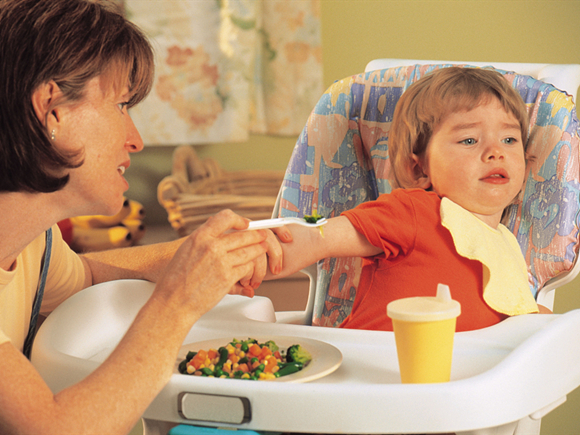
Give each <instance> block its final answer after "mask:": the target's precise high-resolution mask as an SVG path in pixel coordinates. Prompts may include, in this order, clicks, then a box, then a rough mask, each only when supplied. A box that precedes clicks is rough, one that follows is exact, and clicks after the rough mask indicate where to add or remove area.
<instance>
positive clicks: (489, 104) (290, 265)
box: [267, 67, 547, 331]
mask: <svg viewBox="0 0 580 435" xmlns="http://www.w3.org/2000/svg"><path fill="white" fill-rule="evenodd" d="M527 128H528V116H527V113H526V107H525V104H524V102H523V101H522V99H521V97H520V96H519V94H518V93H517V92H516V91H515V90H514V89H512V88H511V87H510V86H509V84H508V83H507V81H506V80H505V79H504V78H503V77H502V76H501V74H499V73H497V72H495V71H492V70H485V69H475V68H456V67H453V68H443V69H440V70H437V71H435V72H433V73H432V74H429V75H427V76H425V77H424V78H422V79H421V80H419V81H417V82H416V83H415V84H413V85H412V86H410V87H409V88H408V90H407V91H405V92H404V93H403V95H402V96H401V98H400V100H399V102H398V104H397V106H396V109H395V114H394V118H393V123H392V127H391V131H390V134H389V158H390V159H391V165H392V179H393V180H392V185H393V187H395V188H396V189H394V190H393V191H392V192H391V193H390V194H384V195H381V196H380V197H379V198H377V200H375V201H370V202H366V203H363V204H361V205H359V206H358V207H356V208H354V209H352V210H348V211H346V212H344V213H342V215H341V216H339V217H336V218H332V219H329V221H328V223H327V224H326V225H325V227H324V237H322V236H321V234H320V232H319V231H318V229H316V228H305V227H301V226H298V225H294V226H290V227H289V228H288V229H289V230H290V231H291V232H292V238H293V242H291V243H282V244H281V246H282V249H283V251H284V268H283V270H282V272H281V273H280V274H278V275H269V277H267V279H275V278H280V277H283V276H287V275H289V274H291V273H294V272H296V271H298V270H300V269H302V268H304V267H306V266H308V265H310V264H312V263H314V262H316V261H318V260H320V259H323V258H326V257H354V256H359V257H363V259H364V261H363V270H362V273H361V278H360V283H359V285H358V290H357V294H356V297H355V300H354V304H353V308H352V312H351V314H350V315H349V316H348V317H347V318H346V319H345V320H344V322H343V323H342V324H341V325H340V326H341V327H344V328H356V329H374V330H392V322H391V320H390V319H389V318H388V317H387V315H386V306H387V304H388V303H389V302H391V301H393V300H396V299H400V298H404V297H411V296H434V295H435V293H436V288H437V284H438V283H442V284H446V285H448V286H449V287H450V289H451V293H452V296H453V298H454V299H455V300H457V301H459V302H460V303H461V309H462V314H461V315H460V316H459V318H458V319H457V330H458V331H467V330H473V329H479V328H484V327H487V326H490V325H493V324H496V323H498V322H500V321H501V320H503V319H504V318H506V317H507V316H513V315H518V314H525V313H536V312H538V311H539V307H538V305H537V304H536V302H535V300H534V298H533V296H532V293H531V291H530V288H529V285H528V275H527V267H526V263H525V260H524V258H523V255H522V253H521V251H520V247H519V245H518V243H517V241H516V238H515V237H514V235H513V234H512V233H511V232H510V231H509V230H508V229H507V228H506V227H505V226H503V225H502V224H501V223H500V220H501V217H502V213H503V211H504V209H505V208H506V207H507V206H508V205H509V204H510V203H511V202H512V201H513V200H514V198H515V197H516V195H517V194H518V192H519V191H520V190H521V188H522V186H523V182H524V177H525V170H526V156H525V148H526V143H527ZM546 310H547V309H546Z"/></svg>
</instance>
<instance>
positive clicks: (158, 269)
mask: <svg viewBox="0 0 580 435" xmlns="http://www.w3.org/2000/svg"><path fill="white" fill-rule="evenodd" d="M274 231H275V232H276V233H277V235H278V237H279V239H280V240H281V241H282V242H288V241H290V240H291V234H290V233H289V232H288V231H285V230H284V229H276V230H274ZM185 239H186V238H180V239H178V240H174V241H171V242H166V243H157V244H154V245H145V246H134V247H130V248H121V249H112V250H107V251H100V252H92V253H86V254H83V255H81V256H80V257H81V260H82V261H83V264H84V267H85V284H84V287H85V288H86V287H89V286H91V285H95V284H99V283H102V282H108V281H113V280H118V279H144V280H147V281H151V282H157V281H158V280H159V277H160V275H161V274H162V273H163V272H164V270H165V268H166V267H167V265H168V264H169V262H170V261H171V259H172V258H173V255H174V254H175V252H176V251H177V249H179V247H180V246H181V244H182V243H183V242H184V240H185ZM265 243H266V246H267V252H266V255H263V256H260V258H258V259H256V260H255V262H254V266H255V267H254V269H253V270H252V271H251V272H250V273H248V276H246V277H244V278H243V279H242V280H241V284H240V283H236V285H235V286H234V287H233V289H232V293H236V294H245V295H247V296H253V289H255V288H257V287H258V286H259V285H260V283H261V281H262V278H263V277H264V275H265V274H266V268H267V266H269V268H270V270H273V269H274V270H275V269H280V268H281V267H282V249H281V247H280V243H279V241H278V239H277V238H276V236H274V234H273V233H272V232H271V231H267V238H266V241H265ZM266 258H267V261H266Z"/></svg>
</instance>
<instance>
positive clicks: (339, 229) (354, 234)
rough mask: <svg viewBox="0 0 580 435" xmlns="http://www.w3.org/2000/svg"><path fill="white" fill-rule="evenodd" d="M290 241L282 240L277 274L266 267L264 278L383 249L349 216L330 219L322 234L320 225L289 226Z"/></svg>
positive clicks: (374, 253)
mask: <svg viewBox="0 0 580 435" xmlns="http://www.w3.org/2000/svg"><path fill="white" fill-rule="evenodd" d="M287 228H288V229H289V230H290V232H291V233H292V239H293V241H292V242H290V243H281V246H282V252H283V260H282V261H283V267H282V270H281V271H280V273H279V274H277V275H273V274H272V273H271V271H270V269H269V268H268V272H267V274H266V276H265V278H264V279H266V280H269V279H276V278H283V277H285V276H288V275H291V274H293V273H295V272H298V271H299V270H301V269H303V268H305V267H306V266H309V265H311V264H313V263H315V262H317V261H318V260H321V259H323V258H327V257H371V256H373V255H377V254H380V253H381V252H382V250H381V249H380V248H377V247H376V246H373V245H371V244H370V243H369V241H368V240H367V239H366V238H365V237H364V236H363V235H362V234H361V233H359V232H358V231H357V230H356V229H355V228H354V226H353V225H352V224H351V223H350V221H349V220H348V218H346V217H344V216H339V217H336V218H331V219H329V220H328V223H327V224H326V225H324V226H323V227H322V228H323V233H324V236H322V235H321V234H320V230H319V228H313V227H303V226H301V225H289V226H288V227H287Z"/></svg>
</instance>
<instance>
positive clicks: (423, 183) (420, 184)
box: [410, 154, 431, 190]
mask: <svg viewBox="0 0 580 435" xmlns="http://www.w3.org/2000/svg"><path fill="white" fill-rule="evenodd" d="M424 165H425V158H424V157H423V158H421V157H419V156H418V155H417V154H412V155H411V168H410V173H411V175H412V177H413V180H415V185H414V186H413V187H417V188H419V189H425V190H427V189H429V188H430V187H431V178H430V177H429V175H428V174H426V173H425V170H424V169H423V167H424Z"/></svg>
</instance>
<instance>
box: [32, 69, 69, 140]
mask: <svg viewBox="0 0 580 435" xmlns="http://www.w3.org/2000/svg"><path fill="white" fill-rule="evenodd" d="M61 96H62V92H61V90H60V88H59V87H58V85H57V84H56V83H55V82H54V81H53V80H51V81H49V82H47V83H43V84H42V85H40V86H39V87H37V88H36V90H35V91H34V92H33V93H32V107H33V108H34V113H35V114H36V117H37V118H38V120H39V121H40V122H41V123H42V124H43V125H44V126H45V127H46V128H47V130H49V131H50V130H52V129H53V128H55V127H56V124H58V122H59V116H58V110H57V109H55V108H54V103H55V102H56V101H57V99H58V98H59V97H61ZM54 123H56V124H54Z"/></svg>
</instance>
